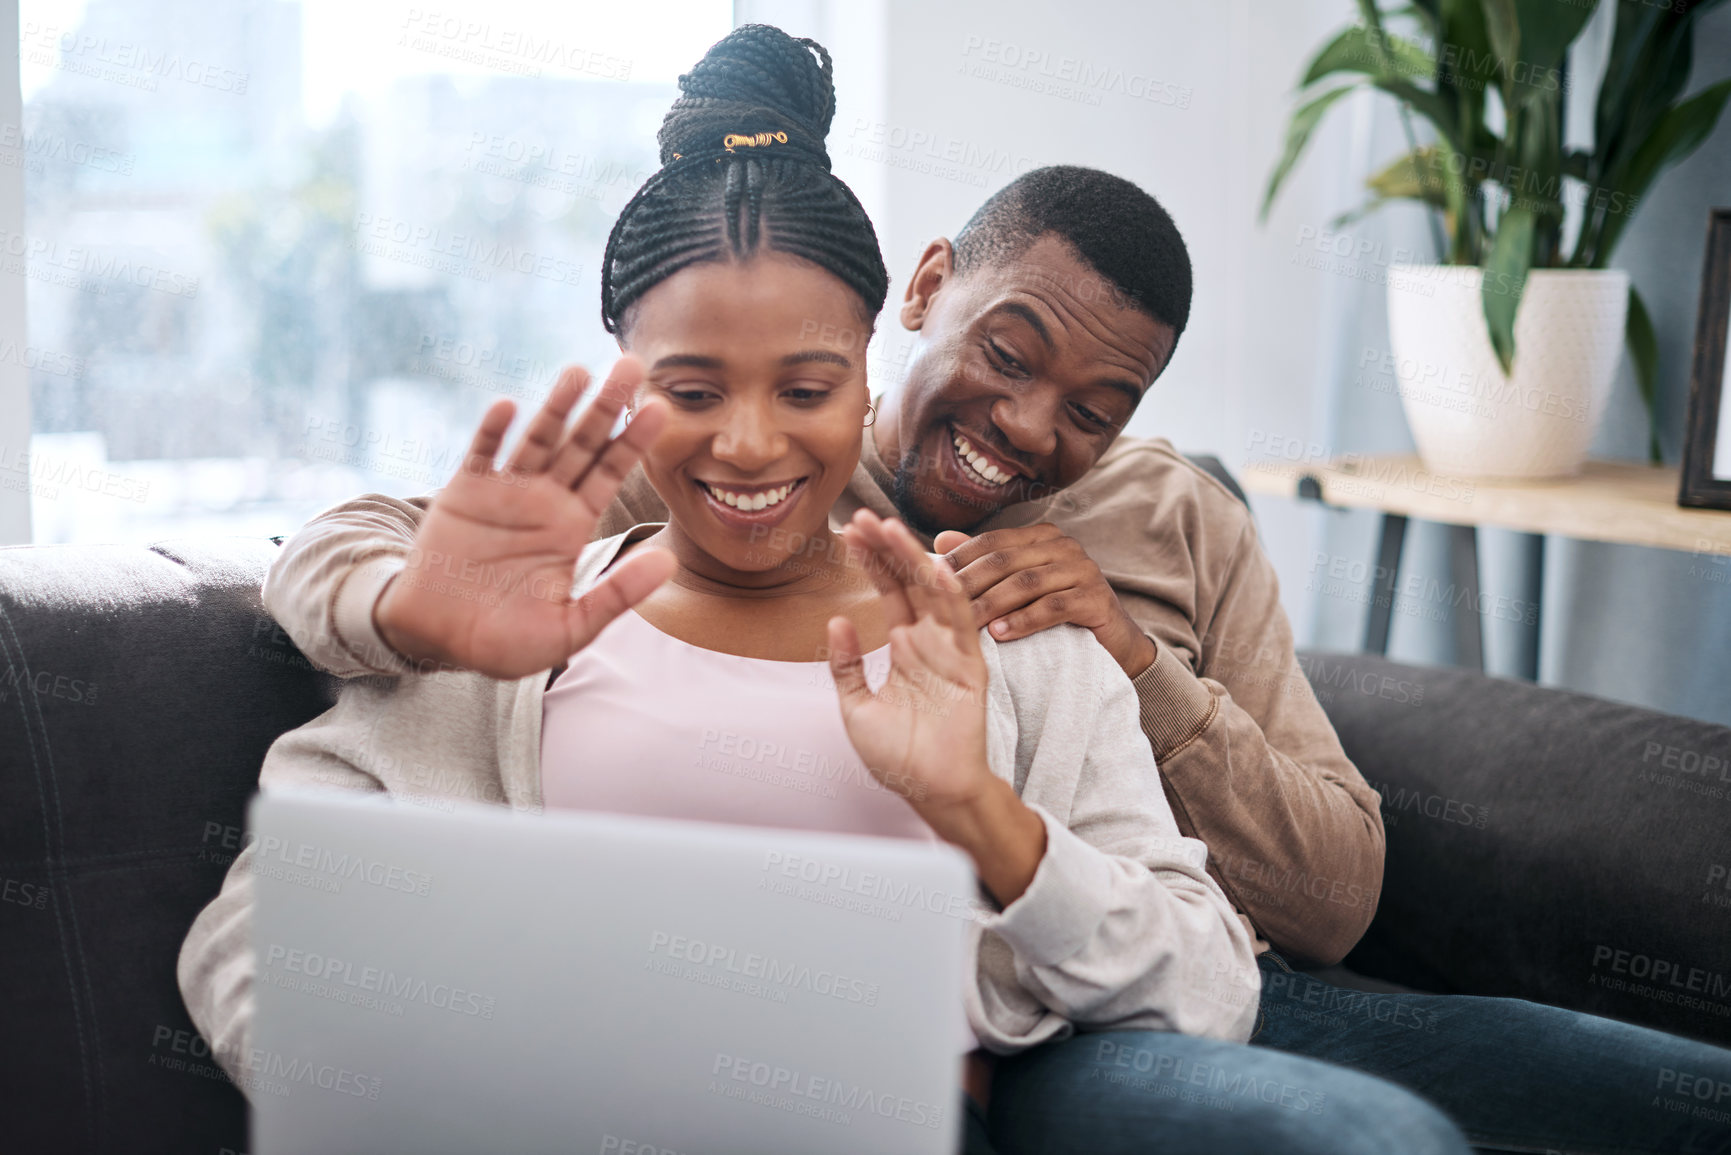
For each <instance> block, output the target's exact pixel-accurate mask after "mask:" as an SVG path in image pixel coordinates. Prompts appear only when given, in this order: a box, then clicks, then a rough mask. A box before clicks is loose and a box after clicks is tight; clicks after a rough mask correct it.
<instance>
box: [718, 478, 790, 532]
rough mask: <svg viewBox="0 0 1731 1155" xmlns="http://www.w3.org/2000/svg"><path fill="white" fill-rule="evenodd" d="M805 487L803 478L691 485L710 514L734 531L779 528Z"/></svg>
mask: <svg viewBox="0 0 1731 1155" xmlns="http://www.w3.org/2000/svg"><path fill="white" fill-rule="evenodd" d="M805 483H806V478H804V477H798V478H795V479H793V480H792V481H783V482H776V483H773V484H768V485H737V484H735V483H733V482H713V481H704V480H702V479H701V478H699V479H697V480H696V481H695V482H694V484H695V485H696V486H697V490H698V492H699V493H701V494H703V498H704V505H705V506H706V507H707V508H708V509H709V512H710V514H711V515H712V516H713V517H714V518H715V519H716V520H717V521H719V522H721V523H722V524H723V525H725V526H728V527H730V528H735V529H757V528H761V527H763V526H775V525H780V524H781V523H782V522H783V521H785V520H787V518H788V517H789V516H791V515H792V513H793V511H794V508H795V507H796V506H797V505H798V504H799V501H800V498H802V497H803V496H804V495H805Z"/></svg>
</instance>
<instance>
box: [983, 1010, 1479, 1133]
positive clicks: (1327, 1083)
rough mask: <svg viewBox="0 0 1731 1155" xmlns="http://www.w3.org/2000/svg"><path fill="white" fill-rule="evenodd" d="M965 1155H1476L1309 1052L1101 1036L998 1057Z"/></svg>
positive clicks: (1425, 1113) (1388, 1087)
mask: <svg viewBox="0 0 1731 1155" xmlns="http://www.w3.org/2000/svg"><path fill="white" fill-rule="evenodd" d="M986 1115H987V1118H986V1125H985V1126H984V1127H983V1128H982V1127H980V1126H978V1125H977V1123H974V1122H973V1121H970V1126H968V1128H967V1130H966V1135H965V1138H964V1146H963V1151H964V1153H965V1155H992V1153H993V1152H995V1153H996V1155H1035V1153H1037V1152H1040V1153H1044V1152H1071V1151H1076V1152H1087V1153H1088V1155H1191V1153H1195V1155H1236V1153H1238V1152H1243V1153H1245V1155H1313V1153H1314V1155H1467V1152H1468V1147H1467V1143H1466V1139H1465V1138H1464V1137H1463V1136H1462V1135H1461V1133H1460V1130H1459V1129H1458V1128H1456V1127H1455V1125H1454V1124H1453V1123H1451V1122H1449V1120H1448V1118H1447V1117H1446V1116H1445V1115H1443V1113H1442V1112H1441V1111H1439V1110H1437V1108H1436V1107H1434V1106H1432V1105H1431V1104H1430V1103H1428V1102H1426V1101H1425V1100H1424V1099H1422V1098H1420V1097H1419V1096H1418V1095H1415V1094H1413V1093H1412V1092H1410V1091H1407V1090H1404V1089H1402V1088H1400V1087H1396V1086H1394V1085H1393V1084H1391V1083H1385V1082H1383V1081H1382V1080H1380V1079H1374V1078H1372V1077H1371V1076H1369V1075H1362V1074H1360V1073H1358V1072H1357V1071H1349V1070H1347V1069H1346V1068H1345V1067H1337V1066H1335V1065H1333V1064H1331V1063H1323V1062H1318V1061H1317V1060H1315V1059H1307V1058H1304V1057H1302V1056H1299V1055H1289V1054H1285V1053H1283V1052H1280V1051H1272V1050H1267V1049H1265V1048H1263V1047H1254V1046H1248V1045H1246V1044H1244V1043H1223V1042H1219V1041H1217V1040H1214V1039H1198V1038H1194V1037H1192V1036H1189V1035H1177V1034H1171V1033H1169V1032H1164V1031H1098V1032H1092V1033H1089V1034H1082V1035H1075V1036H1073V1037H1071V1038H1069V1039H1066V1040H1065V1041H1063V1042H1061V1043H1047V1044H1045V1045H1044V1046H1039V1047H1035V1048H1033V1049H1032V1050H1029V1051H1024V1052H1022V1053H1021V1054H1019V1055H1015V1056H1012V1057H1010V1058H1007V1059H1000V1060H999V1061H998V1064H997V1069H996V1071H995V1072H994V1074H993V1076H992V1094H991V1105H990V1107H989V1109H988V1111H987V1112H986Z"/></svg>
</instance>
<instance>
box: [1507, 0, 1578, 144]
mask: <svg viewBox="0 0 1731 1155" xmlns="http://www.w3.org/2000/svg"><path fill="white" fill-rule="evenodd" d="M1482 3H1483V5H1484V13H1485V32H1486V34H1487V35H1488V36H1489V38H1490V43H1491V50H1492V51H1493V52H1495V53H1496V55H1497V62H1498V67H1497V71H1498V73H1499V74H1500V75H1499V80H1500V82H1501V83H1500V87H1501V89H1502V94H1503V104H1504V107H1505V109H1506V110H1507V112H1508V113H1509V115H1510V116H1511V117H1512V116H1513V115H1514V114H1515V113H1516V112H1518V111H1519V110H1520V107H1521V106H1522V105H1524V104H1526V103H1527V102H1529V101H1531V100H1533V99H1534V98H1535V97H1538V96H1540V95H1543V94H1546V93H1549V94H1551V95H1556V94H1558V93H1560V92H1561V90H1562V84H1563V78H1562V73H1561V71H1560V68H1561V66H1562V63H1563V57H1564V55H1566V54H1567V52H1568V51H1569V45H1570V44H1573V43H1574V41H1575V38H1576V37H1577V36H1579V35H1580V34H1581V29H1583V28H1585V27H1586V26H1587V21H1588V20H1589V19H1591V18H1592V15H1593V9H1594V8H1595V7H1597V5H1598V0H1588V2H1587V3H1584V4H1583V3H1569V2H1566V0H1482Z"/></svg>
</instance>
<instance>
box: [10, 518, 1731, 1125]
mask: <svg viewBox="0 0 1731 1155" xmlns="http://www.w3.org/2000/svg"><path fill="white" fill-rule="evenodd" d="M277 548H278V547H277V545H276V544H275V543H274V542H273V541H271V540H267V539H262V538H210V539H200V540H184V541H169V542H163V543H159V544H158V545H155V546H153V547H149V548H145V547H125V546H55V547H34V548H33V547H13V548H7V549H0V960H4V961H3V964H0V965H3V966H4V973H5V976H6V979H7V981H6V982H5V983H4V985H3V987H0V1039H3V1040H4V1044H5V1045H4V1046H0V1106H3V1108H4V1110H3V1112H0V1119H3V1122H0V1131H3V1138H0V1148H4V1150H6V1151H7V1152H12V1153H19V1152H35V1151H45V1152H46V1151H52V1152H55V1153H56V1155H72V1153H74V1152H97V1151H117V1150H124V1151H128V1152H140V1153H142V1152H155V1151H162V1152H176V1153H181V1152H198V1153H204V1155H222V1152H224V1151H225V1150H226V1151H236V1152H238V1151H242V1150H244V1149H245V1146H246V1115H245V1103H244V1101H243V1100H242V1098H241V1096H240V1095H239V1093H238V1092H237V1091H236V1090H235V1089H234V1088H233V1087H232V1086H231V1085H230V1084H229V1083H228V1082H227V1081H226V1079H224V1078H223V1077H222V1076H221V1074H220V1072H219V1071H218V1069H217V1068H216V1066H215V1064H214V1063H213V1062H212V1061H211V1060H210V1057H209V1054H208V1052H207V1051H206V1050H205V1048H204V1046H203V1043H202V1040H200V1039H199V1038H198V1035H197V1032H196V1031H194V1029H193V1027H192V1024H191V1022H190V1021H189V1020H188V1019H187V1016H186V1012H185V1010H184V1008H183V1007H182V1005H181V1001H180V995H179V992H178V990H177V988H176V986H175V978H174V964H175V957H176V954H177V952H178V950H179V948H180V942H181V938H182V937H183V936H184V934H185V932H186V929H187V927H188V925H189V924H190V923H191V921H192V918H193V916H194V915H195V914H196V913H197V912H198V910H199V909H200V907H202V906H203V904H204V903H205V902H207V901H208V900H209V899H210V897H211V896H212V895H214V894H215V893H216V890H217V887H218V885H219V883H220V882H221V879H222V876H223V873H224V871H225V870H226V868H227V866H228V863H229V862H230V861H231V860H232V857H233V855H234V853H235V851H236V849H237V848H238V842H239V838H240V834H241V825H242V822H243V817H242V816H243V812H244V807H245V803H246V800H247V798H248V797H249V795H250V794H251V793H252V791H253V789H254V786H255V784H256V781H257V774H258V768H259V764H260V762H261V761H262V759H263V757H264V753H265V750H266V748H267V747H268V746H269V745H270V743H271V741H272V740H273V739H274V738H276V736H277V735H278V734H281V733H282V732H283V731H285V730H288V729H290V728H292V727H294V726H297V725H299V724H300V723H302V722H304V721H306V720H307V719H309V718H311V717H313V716H315V715H316V714H318V713H320V712H321V711H323V710H324V709H326V708H327V707H328V706H329V705H330V704H331V703H332V701H333V700H334V684H333V681H332V679H330V678H328V677H326V676H325V675H322V674H320V673H318V672H316V671H314V670H313V669H311V668H310V667H309V665H308V664H307V662H306V660H305V659H304V658H303V657H302V656H301V655H300V654H299V653H298V652H297V651H296V650H295V648H294V646H293V645H292V644H291V643H290V642H289V640H288V638H287V637H286V636H285V635H284V634H283V633H282V632H281V631H280V630H279V629H278V628H277V627H276V625H275V623H274V622H273V621H272V620H271V619H270V618H269V617H268V616H267V615H266V614H265V613H264V611H263V610H262V608H261V607H260V603H259V596H258V590H259V583H260V581H261V579H262V577H263V575H264V572H265V569H266V567H267V566H268V565H269V563H270V561H271V558H272V556H273V554H274V552H275V551H276V549H277ZM1305 664H1306V672H1307V673H1308V675H1309V676H1310V679H1311V681H1312V683H1313V685H1314V686H1315V687H1316V689H1317V692H1318V694H1319V696H1320V697H1321V698H1322V701H1323V704H1324V706H1325V707H1326V708H1327V710H1328V712H1329V715H1330V717H1332V718H1333V720H1334V723H1335V726H1336V727H1337V728H1338V729H1339V731H1340V735H1341V738H1342V740H1343V741H1344V743H1345V745H1346V749H1347V752H1348V754H1350V755H1351V756H1352V758H1353V759H1354V761H1355V762H1356V763H1357V764H1358V766H1359V768H1360V769H1361V770H1362V771H1363V772H1364V774H1365V776H1366V777H1367V778H1369V779H1370V780H1371V781H1372V782H1373V783H1374V784H1375V785H1377V786H1378V788H1379V789H1381V790H1382V791H1383V793H1384V802H1385V815H1386V817H1387V819H1388V821H1389V825H1388V870H1387V877H1386V881H1385V887H1384V890H1383V894H1382V900H1381V905H1380V908H1379V910H1378V913H1377V917H1376V921H1375V923H1374V925H1373V926H1372V927H1371V930H1370V932H1369V934H1368V935H1367V936H1366V937H1365V939H1364V941H1363V942H1362V944H1361V945H1360V946H1359V947H1358V949H1357V950H1356V951H1355V952H1354V953H1353V954H1352V956H1350V958H1349V959H1348V960H1347V962H1348V965H1349V967H1350V968H1351V969H1352V971H1354V972H1356V973H1357V974H1359V975H1362V976H1367V977H1368V980H1367V981H1368V982H1369V983H1370V984H1372V985H1374V984H1375V983H1393V984H1400V985H1404V986H1408V987H1414V988H1419V989H1425V990H1433V991H1447V992H1466V993H1475V994H1484V995H1509V996H1518V997H1522V998H1530V999H1537V1000H1541V1001H1545V1002H1550V1003H1555V1004H1558V1005H1561V1006H1566V1007H1573V1008H1578V1009H1581V1010H1585V1011H1592V1012H1596V1013H1599V1014H1604V1015H1610V1016H1612V1017H1615V1018H1621V1019H1626V1020H1629V1021H1631V1022H1637V1023H1644V1024H1649V1025H1652V1026H1656V1027H1662V1028H1665V1029H1667V1030H1672V1031H1676V1032H1679V1033H1682V1034H1686V1035H1690V1036H1693V1037H1696V1038H1701V1039H1706V1040H1709V1041H1714V1042H1719V1043H1731V888H1728V886H1727V880H1726V877H1725V875H1726V867H1727V866H1731V834H1728V833H1727V832H1728V831H1731V730H1726V729H1724V728H1721V727H1717V726H1712V725H1708V724H1705V723H1701V722H1695V721H1690V720H1687V719H1683V718H1675V717H1669V716H1666V715H1663V714H1657V713H1653V712H1651V711H1648V710H1640V709H1635V708H1632V707H1628V706H1622V705H1617V704H1614V703H1609V702H1603V701H1598V700H1595V699H1591V698H1587V697H1583V696H1580V695H1576V694H1567V693H1561V692H1557V691H1554V690H1547V689H1541V688H1537V687H1533V686H1530V685H1525V684H1518V683H1513V682H1506V681H1500V680H1496V679H1491V678H1486V677H1483V676H1482V675H1478V674H1472V673H1466V672H1461V671H1449V670H1430V669H1415V668H1412V667H1408V666H1400V665H1396V664H1393V663H1390V662H1386V661H1382V660H1380V659H1376V658H1370V657H1357V656H1354V657H1348V656H1339V655H1324V654H1316V655H1306V656H1305ZM1261 884H1262V885H1264V886H1281V887H1287V888H1296V887H1301V886H1306V885H1313V883H1312V882H1311V881H1310V880H1306V879H1302V878H1279V879H1267V878H1265V879H1263V880H1262V882H1261Z"/></svg>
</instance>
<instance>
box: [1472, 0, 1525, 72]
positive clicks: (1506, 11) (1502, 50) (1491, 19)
mask: <svg viewBox="0 0 1731 1155" xmlns="http://www.w3.org/2000/svg"><path fill="white" fill-rule="evenodd" d="M1480 3H1481V4H1482V5H1483V7H1484V13H1485V35H1486V36H1487V37H1489V39H1490V42H1491V51H1492V52H1495V53H1496V54H1497V58H1498V59H1499V60H1501V61H1502V62H1503V64H1504V78H1505V82H1506V79H1507V75H1508V73H1507V65H1508V63H1509V62H1510V61H1513V60H1519V59H1520V58H1521V18H1520V14H1519V13H1518V12H1517V11H1516V10H1515V0H1480Z"/></svg>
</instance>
